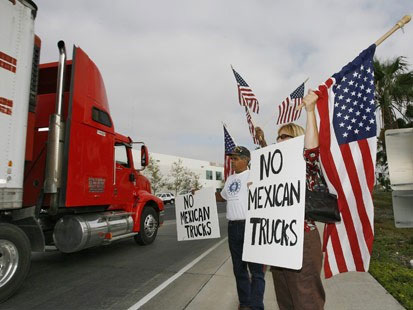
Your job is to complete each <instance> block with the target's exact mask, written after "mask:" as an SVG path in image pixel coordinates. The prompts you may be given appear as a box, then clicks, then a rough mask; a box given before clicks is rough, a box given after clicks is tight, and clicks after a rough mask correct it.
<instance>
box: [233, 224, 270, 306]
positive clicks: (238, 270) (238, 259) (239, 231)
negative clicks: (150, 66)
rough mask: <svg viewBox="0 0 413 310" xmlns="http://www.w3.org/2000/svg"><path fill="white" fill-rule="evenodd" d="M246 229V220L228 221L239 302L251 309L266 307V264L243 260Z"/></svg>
mask: <svg viewBox="0 0 413 310" xmlns="http://www.w3.org/2000/svg"><path fill="white" fill-rule="evenodd" d="M244 231H245V221H229V222H228V244H229V250H230V252H231V258H232V265H233V268H234V275H235V280H236V282H237V292H238V299H239V304H240V306H249V307H251V309H264V302H263V298H264V290H265V280H264V267H265V266H264V265H262V264H255V263H249V262H244V261H242V248H243V244H244ZM247 266H248V268H247ZM248 269H249V271H250V273H251V278H250V276H249V273H248Z"/></svg>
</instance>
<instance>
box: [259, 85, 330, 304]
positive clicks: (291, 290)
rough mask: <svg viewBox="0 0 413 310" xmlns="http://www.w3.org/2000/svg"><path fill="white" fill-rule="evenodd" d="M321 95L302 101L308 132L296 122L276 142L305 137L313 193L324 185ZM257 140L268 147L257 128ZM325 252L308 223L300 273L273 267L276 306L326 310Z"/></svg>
mask: <svg viewBox="0 0 413 310" xmlns="http://www.w3.org/2000/svg"><path fill="white" fill-rule="evenodd" d="M317 99H318V96H317V95H316V94H315V93H314V92H313V91H311V90H309V92H308V94H307V95H306V96H305V97H304V98H303V105H304V106H305V109H306V111H307V123H306V131H305V132H304V129H303V128H302V127H301V126H298V125H296V124H293V123H289V124H286V125H283V126H281V127H280V128H279V130H278V136H277V143H280V142H283V141H286V140H288V139H292V138H295V137H297V136H301V135H304V134H305V137H304V159H305V161H306V186H307V188H308V189H309V190H313V189H314V187H315V186H317V185H318V184H319V183H320V182H322V177H321V172H320V171H321V170H320V168H319V159H318V157H319V140H318V130H317V122H316V118H315V104H316V102H317ZM256 138H257V139H258V141H259V142H260V145H261V146H262V147H265V146H267V143H266V141H265V138H264V132H263V131H262V129H261V128H259V127H256ZM322 260H323V253H322V250H321V240H320V234H319V232H318V230H317V226H316V225H315V223H314V222H313V221H309V220H305V224H304V248H303V264H302V268H301V269H300V270H293V269H287V268H279V267H271V272H272V275H273V281H274V288H275V293H276V296H277V303H278V306H279V308H280V309H281V310H284V309H312V310H313V309H323V308H324V303H325V292H324V288H323V284H322V282H321V268H322Z"/></svg>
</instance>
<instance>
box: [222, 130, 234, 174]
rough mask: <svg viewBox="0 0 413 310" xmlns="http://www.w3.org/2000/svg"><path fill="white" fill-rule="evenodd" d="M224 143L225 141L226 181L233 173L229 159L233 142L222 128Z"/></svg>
mask: <svg viewBox="0 0 413 310" xmlns="http://www.w3.org/2000/svg"><path fill="white" fill-rule="evenodd" d="M224 141H225V163H224V179H225V180H226V179H227V178H228V176H230V175H231V174H233V173H234V171H233V170H232V167H231V158H230V156H229V155H227V154H229V153H231V152H232V151H233V150H234V148H235V143H234V140H232V138H231V136H230V134H229V133H228V130H227V128H225V126H224Z"/></svg>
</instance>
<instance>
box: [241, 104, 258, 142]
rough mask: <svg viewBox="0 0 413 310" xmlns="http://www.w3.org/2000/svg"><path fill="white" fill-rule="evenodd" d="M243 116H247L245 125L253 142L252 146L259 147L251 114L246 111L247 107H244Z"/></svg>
mask: <svg viewBox="0 0 413 310" xmlns="http://www.w3.org/2000/svg"><path fill="white" fill-rule="evenodd" d="M245 115H246V116H247V123H248V129H249V131H250V134H251V137H252V140H253V141H254V144H256V145H258V146H259V145H260V143H259V141H258V139H257V138H256V137H255V126H254V122H253V121H252V117H251V113H250V111H249V110H248V108H247V107H245Z"/></svg>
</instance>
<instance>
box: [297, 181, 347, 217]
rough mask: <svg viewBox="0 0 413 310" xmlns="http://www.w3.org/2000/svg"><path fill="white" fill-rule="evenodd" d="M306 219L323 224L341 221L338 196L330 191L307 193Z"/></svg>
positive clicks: (307, 191) (308, 191)
mask: <svg viewBox="0 0 413 310" xmlns="http://www.w3.org/2000/svg"><path fill="white" fill-rule="evenodd" d="M305 218H306V219H307V220H313V221H316V222H322V223H336V222H340V221H341V216H340V211H339V209H338V203H337V196H336V195H333V194H330V193H329V192H328V191H310V190H308V189H306V192H305Z"/></svg>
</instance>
